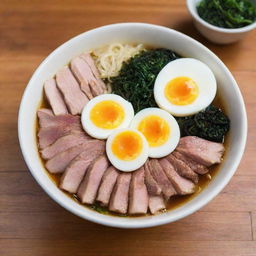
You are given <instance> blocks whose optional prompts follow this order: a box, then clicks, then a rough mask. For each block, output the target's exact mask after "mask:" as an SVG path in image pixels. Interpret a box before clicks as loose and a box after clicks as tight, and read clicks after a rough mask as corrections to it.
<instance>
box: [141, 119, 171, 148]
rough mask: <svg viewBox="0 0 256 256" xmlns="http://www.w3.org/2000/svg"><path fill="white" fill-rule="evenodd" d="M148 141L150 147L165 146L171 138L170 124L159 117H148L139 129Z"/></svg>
mask: <svg viewBox="0 0 256 256" xmlns="http://www.w3.org/2000/svg"><path fill="white" fill-rule="evenodd" d="M137 129H138V130H139V131H140V132H141V133H142V134H143V135H144V136H145V137H146V139H147V141H148V144H149V146H150V147H157V146H161V145H163V144H164V143H165V142H166V141H167V140H168V139H169V137H170V127H169V125H168V123H167V122H166V121H165V120H164V119H162V118H161V117H159V116H154V115H151V116H147V117H146V118H144V119H143V120H142V121H141V122H140V123H139V125H138V128H137Z"/></svg>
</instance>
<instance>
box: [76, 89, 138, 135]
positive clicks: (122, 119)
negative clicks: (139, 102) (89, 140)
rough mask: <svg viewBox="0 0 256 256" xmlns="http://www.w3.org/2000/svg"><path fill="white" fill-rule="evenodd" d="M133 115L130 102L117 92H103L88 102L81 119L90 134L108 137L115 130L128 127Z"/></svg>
mask: <svg viewBox="0 0 256 256" xmlns="http://www.w3.org/2000/svg"><path fill="white" fill-rule="evenodd" d="M133 117H134V110H133V107H132V104H131V103H130V102H128V101H126V100H125V99H124V98H122V97H121V96H118V95H115V94H102V95H99V96H97V97H95V98H93V99H91V100H90V101H89V102H88V103H87V104H86V106H85V107H84V109H83V112H82V116H81V121H82V126H83V128H84V130H85V131H86V132H87V133H88V134H89V135H91V136H92V137H94V138H97V139H106V138H107V137H108V136H109V135H110V134H111V133H112V131H113V130H115V129H118V128H126V127H128V126H129V124H130V122H131V120H132V119H133Z"/></svg>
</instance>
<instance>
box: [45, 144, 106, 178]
mask: <svg viewBox="0 0 256 256" xmlns="http://www.w3.org/2000/svg"><path fill="white" fill-rule="evenodd" d="M104 146H105V142H103V141H100V140H90V141H87V142H85V143H83V144H81V145H77V146H74V147H72V148H69V149H68V150H65V151H63V152H61V153H59V154H57V155H55V156H54V157H53V158H51V159H50V160H48V161H47V162H46V165H45V166H46V168H47V170H48V171H49V172H51V173H63V172H64V171H65V169H66V168H67V166H68V165H69V163H70V162H71V161H72V160H73V159H74V158H75V157H77V156H78V155H79V154H80V153H82V152H83V151H87V150H89V149H90V148H91V147H98V148H102V147H104Z"/></svg>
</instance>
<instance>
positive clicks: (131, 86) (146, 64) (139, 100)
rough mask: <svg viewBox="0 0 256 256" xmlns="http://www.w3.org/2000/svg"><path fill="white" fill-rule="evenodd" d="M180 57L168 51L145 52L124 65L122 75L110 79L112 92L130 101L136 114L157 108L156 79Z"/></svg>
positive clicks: (161, 49) (160, 49)
mask: <svg viewBox="0 0 256 256" xmlns="http://www.w3.org/2000/svg"><path fill="white" fill-rule="evenodd" d="M179 57H180V56H179V55H178V54H176V53H175V52H173V51H171V50H168V49H163V48H159V49H154V50H148V51H143V52H141V53H139V54H137V55H136V56H134V57H133V58H131V59H130V60H129V61H128V62H126V63H124V64H123V66H122V68H121V70H120V73H119V75H118V76H116V77H112V78H111V79H110V84H111V87H112V92H113V93H115V94H118V95H120V96H122V97H123V98H125V99H126V100H128V101H130V102H131V103H132V105H133V107H134V110H135V113H136V112H138V111H140V110H141V109H144V108H148V107H156V106H157V105H156V102H155V99H154V94H153V87H154V83H155V79H156V77H157V75H158V73H159V72H160V71H161V69H162V68H163V67H164V66H165V65H166V64H167V63H169V62H170V61H172V60H175V59H177V58H179Z"/></svg>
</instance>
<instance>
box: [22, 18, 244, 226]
mask: <svg viewBox="0 0 256 256" xmlns="http://www.w3.org/2000/svg"><path fill="white" fill-rule="evenodd" d="M112 27H119V28H124V27H142V28H143V29H147V28H151V29H152V28H154V29H155V30H159V31H162V32H165V33H168V32H172V33H175V34H177V35H179V36H181V37H182V38H184V39H185V40H188V41H190V42H193V44H196V45H197V46H198V47H201V48H203V49H204V50H205V51H206V52H208V54H209V55H211V56H212V57H213V58H214V59H215V61H216V62H217V63H218V64H219V65H220V66H221V68H222V69H223V70H224V71H225V72H226V73H227V75H228V76H229V77H230V79H231V81H232V84H233V85H234V87H233V89H234V90H235V91H236V94H237V95H238V98H239V101H240V103H241V106H242V109H241V112H242V116H241V122H242V126H241V134H242V135H243V136H242V139H241V145H240V150H239V152H237V155H236V159H234V161H233V163H232V166H231V167H230V168H229V172H228V175H227V176H226V178H225V179H223V180H221V181H220V182H219V183H218V184H216V186H215V187H214V188H213V189H212V191H211V192H210V193H209V195H208V197H207V198H205V199H204V200H202V201H199V202H195V203H194V204H193V205H191V206H190V208H189V209H186V211H183V212H182V213H179V214H176V215H175V214H173V215H170V216H168V217H166V218H163V219H161V218H157V215H156V216H153V218H150V219H144V220H143V221H139V220H138V218H134V219H137V221H134V222H119V221H118V218H116V217H115V218H112V219H111V218H106V219H104V218H103V217H102V218H100V217H95V215H93V214H87V213H85V212H86V211H81V210H80V209H79V207H77V208H76V207H72V206H71V205H69V204H68V203H67V202H66V201H65V200H64V199H62V197H61V196H59V195H57V193H56V194H55V193H52V192H51V191H50V189H48V188H47V186H45V184H43V181H41V180H40V177H39V174H37V171H36V170H34V169H33V168H32V158H30V154H29V151H26V149H25V144H26V141H25V139H23V136H22V134H23V133H25V132H26V130H25V129H23V126H22V123H23V122H25V115H26V113H25V110H24V109H25V106H26V104H27V102H26V101H25V99H26V98H27V94H29V90H30V87H32V86H33V84H34V80H35V79H36V77H37V76H38V74H40V72H41V69H43V67H44V66H45V65H46V64H47V62H48V60H49V59H50V58H51V57H52V56H55V55H56V54H57V53H59V52H61V51H62V50H63V49H64V48H65V47H67V46H68V45H69V44H72V42H75V41H76V40H79V38H81V37H82V36H83V35H84V34H85V33H86V34H90V33H92V32H94V31H96V30H97V31H102V30H106V29H109V28H112ZM18 138H19V142H20V147H21V151H22V154H23V157H24V160H25V162H26V164H27V166H28V168H29V171H30V173H31V174H32V176H33V177H34V178H35V180H36V181H37V183H38V184H39V185H40V186H41V187H42V189H43V190H44V191H45V192H46V193H47V194H48V195H49V196H50V197H51V198H52V199H53V200H54V201H56V202H57V203H58V204H59V205H61V206H62V207H63V208H65V209H66V210H68V211H70V212H72V213H73V214H75V215H77V216H79V217H81V218H83V219H87V220H89V221H92V222H95V223H98V224H102V225H106V226H111V227H118V228H147V227H153V226H159V225H163V224H167V223H170V222H174V221H177V220H179V219H182V218H184V217H186V216H188V215H190V214H192V213H194V212H195V211H197V210H199V209H200V208H202V207H203V206H204V205H206V204H207V203H208V202H210V201H211V200H212V199H213V198H214V197H215V196H216V195H217V194H219V193H220V191H221V190H222V189H223V188H224V187H225V186H226V185H227V183H228V182H229V181H230V179H231V177H232V176H233V175H234V173H235V171H236V169H237V167H238V165H239V163H240V161H241V158H242V155H243V153H244V149H245V145H246V138H247V115H246V109H245V104H244V101H243V97H242V94H241V92H240V90H239V87H238V85H237V83H236V81H235V79H234V77H233V76H232V74H231V72H230V71H229V69H228V68H227V67H226V66H225V65H224V63H223V62H222V61H221V60H220V59H219V58H218V57H217V56H216V55H215V54H214V53H213V52H212V51H210V50H209V49H208V48H207V47H205V46H204V45H203V44H201V43H200V42H198V41H196V40H195V39H193V38H191V37H189V36H187V35H185V34H183V33H181V32H178V31H176V30H174V29H170V28H167V27H164V26H159V25H154V24H148V23H135V22H128V23H115V24H110V25H105V26H101V27H98V28H95V29H92V30H89V31H86V32H83V33H81V34H79V35H77V36H75V37H73V38H71V39H70V40H68V41H66V42H65V43H63V44H62V45H60V46H59V47H57V48H56V49H55V50H54V51H52V52H51V53H50V54H49V55H48V56H47V57H46V58H45V59H44V60H43V61H42V62H41V64H40V65H39V66H38V68H37V69H36V70H35V72H34V73H33V75H32V77H31V79H30V81H29V83H28V84H27V86H26V88H25V90H24V93H23V96H22V100H21V103H20V107H19V114H18ZM49 179H50V178H49ZM100 215H102V214H99V216H100ZM154 217H155V218H154Z"/></svg>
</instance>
